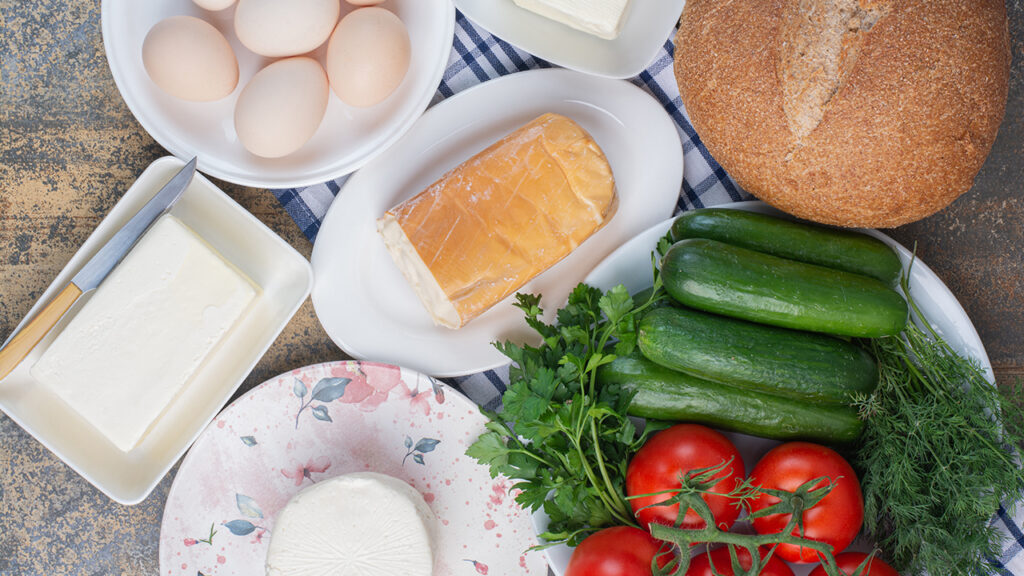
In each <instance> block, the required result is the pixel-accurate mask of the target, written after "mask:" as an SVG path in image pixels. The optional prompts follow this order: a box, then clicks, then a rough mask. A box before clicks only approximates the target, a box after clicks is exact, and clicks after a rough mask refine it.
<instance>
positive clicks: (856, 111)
mask: <svg viewBox="0 0 1024 576" xmlns="http://www.w3.org/2000/svg"><path fill="white" fill-rule="evenodd" d="M1009 67H1010V44H1009V32H1008V30H1007V20H1006V7H1005V5H1004V4H1003V0H689V1H688V2H687V3H686V8H685V9H684V11H683V16H682V20H681V22H680V27H679V35H678V37H677V38H676V52H675V73H676V80H677V81H678V83H679V91H680V93H681V95H682V99H683V104H684V105H685V106H686V110H687V112H688V113H689V116H690V119H691V121H692V122H693V126H694V128H695V129H696V130H697V133H698V134H699V135H700V137H701V139H702V141H703V142H704V144H705V145H706V146H707V148H708V150H709V151H710V152H711V154H712V155H713V156H714V157H715V159H716V160H718V161H719V163H721V165H722V167H723V168H725V170H726V171H727V172H728V173H729V174H730V175H731V176H732V177H733V178H734V179H735V180H736V182H737V183H738V184H739V185H740V186H742V187H743V188H744V189H746V190H747V191H749V192H751V193H752V194H754V195H756V196H758V197H759V198H761V199H762V200H764V201H766V202H768V203H769V204H772V205H774V206H776V207H777V208H780V209H782V210H784V211H786V212H789V213H791V214H794V215H796V216H799V217H801V218H806V219H809V220H815V221H818V222H822V223H826V224H834V225H839V226H862V227H890V226H898V225H900V224H905V223H907V222H912V221H915V220H919V219H921V218H924V217H926V216H929V215H931V214H933V213H935V212H937V211H938V210H941V209H942V208H944V207H945V206H947V205H949V203H951V202H952V201H953V200H955V199H956V198H957V197H958V196H959V195H960V194H962V193H964V192H966V191H967V190H968V189H970V187H971V185H972V183H973V181H974V177H975V176H976V175H977V173H978V171H979V170H980V169H981V166H982V164H983V163H984V161H985V157H986V156H987V155H988V153H989V150H990V149H991V148H992V143H993V142H994V141H995V137H996V132H997V131H998V129H999V124H1000V122H1001V121H1002V118H1003V112H1004V110H1005V107H1006V96H1007V88H1008V81H1009Z"/></svg>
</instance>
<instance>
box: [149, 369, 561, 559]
mask: <svg viewBox="0 0 1024 576" xmlns="http://www.w3.org/2000/svg"><path fill="white" fill-rule="evenodd" d="M255 392H256V391H254V393H250V394H248V395H246V396H245V397H243V398H242V399H240V400H238V401H237V402H236V403H234V404H232V406H230V407H229V408H228V409H226V410H225V411H224V413H222V416H220V417H219V419H220V422H221V423H222V424H221V425H219V426H215V427H210V428H209V429H208V430H207V431H206V432H204V435H203V437H201V438H200V440H199V441H198V442H197V444H196V446H195V447H194V448H193V450H192V452H190V456H189V457H186V460H185V462H184V463H183V464H182V468H181V469H180V470H179V474H178V478H177V479H176V480H175V486H176V487H175V488H172V491H171V495H170V496H169V500H168V507H167V510H166V511H165V520H164V526H163V530H162V535H161V550H160V556H161V559H160V563H161V576H165V575H166V576H194V575H195V574H211V575H212V574H222V575H224V576H243V575H248V574H252V573H255V572H254V571H259V570H260V569H262V560H261V558H262V555H263V554H265V551H266V546H267V540H268V539H269V535H270V534H271V529H272V524H273V515H274V514H275V513H276V511H278V510H280V508H281V506H283V505H284V503H285V502H287V500H288V498H289V495H294V492H297V491H299V490H301V489H302V487H303V486H304V485H305V486H308V484H306V480H309V481H310V482H311V483H316V482H319V481H321V480H324V479H327V478H329V477H331V476H334V475H337V474H342V473H347V472H352V471H360V470H361V469H363V468H362V467H363V466H366V467H367V468H366V469H381V470H382V471H383V470H386V471H388V472H389V473H392V474H396V475H398V476H407V477H408V481H409V482H410V484H414V485H415V486H416V487H417V488H418V489H421V490H428V491H427V492H425V493H424V499H425V500H426V501H427V502H428V503H429V505H430V506H431V507H432V508H436V512H437V513H438V515H439V518H440V519H441V521H442V522H443V526H445V527H446V528H445V530H446V531H454V532H452V534H461V535H462V536H465V535H467V534H473V536H472V539H473V540H474V542H475V544H474V549H473V550H472V552H471V553H472V556H470V558H472V559H467V556H468V554H467V552H468V550H466V549H465V547H464V546H461V545H460V544H459V543H460V542H465V541H466V538H465V537H461V538H460V537H457V536H450V538H451V542H450V543H448V544H442V545H443V546H445V548H443V549H442V550H441V551H440V554H441V556H440V558H441V560H440V561H441V563H442V565H443V570H442V571H443V572H444V573H460V574H467V575H468V574H469V573H475V574H482V575H485V576H487V575H488V573H489V571H490V568H491V567H494V568H495V570H497V571H498V572H503V571H505V572H506V573H507V570H506V569H507V568H510V567H511V566H513V562H514V560H513V558H512V557H511V555H510V554H506V553H505V552H506V550H507V548H508V546H509V545H511V546H514V547H515V548H514V551H515V553H516V554H517V556H518V554H520V553H521V552H522V550H525V549H527V548H528V547H529V546H531V545H533V544H535V542H536V541H535V539H533V538H531V537H530V536H531V535H532V533H533V530H532V526H530V523H529V520H528V517H527V518H526V521H525V524H524V513H523V512H522V511H521V510H518V509H515V507H511V508H509V510H508V511H507V512H505V514H508V516H507V518H508V521H509V522H510V524H509V525H507V527H505V526H506V525H504V524H503V527H505V529H504V530H501V531H500V532H501V533H499V531H497V530H492V531H489V532H487V533H485V534H480V533H479V528H478V517H477V516H476V515H472V514H470V515H466V513H465V511H464V507H465V506H466V505H469V504H470V502H473V503H474V505H475V506H479V507H486V508H487V509H488V510H491V511H493V512H496V511H498V510H499V509H502V508H506V507H508V505H507V504H506V503H505V502H503V501H502V502H494V501H493V496H494V495H493V494H492V493H491V492H492V490H491V485H490V484H491V483H490V482H488V480H487V479H488V473H487V470H486V469H481V468H480V467H479V466H477V465H475V463H470V462H468V461H466V460H465V459H462V460H461V461H460V458H459V457H460V456H461V449H460V447H461V446H463V445H464V443H465V442H466V441H467V440H466V439H464V438H463V435H465V437H466V438H469V436H470V435H471V434H472V433H473V432H474V431H475V430H478V429H480V430H482V429H483V426H484V418H483V416H482V415H481V414H480V412H479V408H478V407H477V406H476V405H474V404H472V403H470V402H468V401H467V400H466V399H465V398H462V397H461V396H459V395H458V394H454V396H452V397H450V398H445V395H446V394H445V393H446V390H445V386H444V385H443V384H441V383H440V382H438V381H436V380H433V379H432V378H430V377H428V376H424V375H421V374H416V373H414V372H412V371H410V370H402V369H401V368H398V367H395V366H387V365H383V364H374V363H367V362H336V363H330V364H321V365H317V366H310V367H307V368H303V369H299V370H294V371H292V372H289V373H287V374H284V375H282V376H281V377H279V378H276V379H274V380H271V381H269V382H267V383H266V384H265V385H264V386H261V387H260V389H259V390H258V392H259V393H258V394H257V393H255ZM296 404H297V405H298V406H296ZM269 414H275V415H277V416H276V417H275V418H273V419H270V418H267V417H266V416H265V415H269ZM464 431H465V432H464ZM257 438H258V441H257ZM311 440H312V442H311ZM216 446H221V447H225V448H226V447H228V446H230V448H228V449H229V450H230V451H231V452H233V453H234V454H235V455H237V457H238V458H235V457H232V458H231V467H232V468H231V470H230V472H231V474H230V475H226V474H225V473H226V472H229V470H225V469H224V468H223V464H224V463H225V460H223V459H215V458H211V457H210V456H209V454H210V453H211V450H213V449H214V448H213V447H216ZM401 447H404V450H402V449H401ZM200 454H202V455H203V456H204V458H202V459H200ZM222 454H223V453H222ZM211 462H218V463H219V464H221V467H219V468H211ZM197 467H198V468H197ZM200 470H201V471H202V472H197V471H200ZM399 470H400V471H403V472H396V471H399ZM277 471H280V473H281V476H277ZM272 477H276V478H278V481H272V480H271V478H272ZM199 478H201V480H199V481H197V479H199ZM474 479H476V480H478V482H479V483H480V484H475V483H473V480H474ZM282 480H283V481H282ZM477 486H480V489H478V488H477ZM502 488H504V486H502ZM186 494H187V496H186ZM249 494H251V495H252V496H255V497H256V498H253V497H252V496H249ZM229 498H231V499H233V500H234V501H233V502H232V501H230V500H229ZM257 498H258V499H259V500H260V502H259V503H257ZM264 506H265V507H266V510H267V515H266V516H264V508H263V507H264ZM172 510H173V512H171V511H172ZM215 510H216V511H215ZM171 514H173V516H172V515H171ZM200 515H205V516H206V517H207V518H209V517H210V516H213V517H214V519H215V521H214V522H213V523H212V525H211V526H210V535H209V536H208V537H206V538H203V537H202V536H201V535H197V532H200V531H199V530H196V528H197V527H196V526H195V525H194V518H195V517H196V516H199V517H202V516H200ZM488 517H490V515H489V516H488ZM189 518H192V519H193V520H189ZM200 530H202V529H200ZM220 532H224V533H225V534H228V536H227V537H226V538H225V537H223V536H221V537H219V538H218V541H217V546H218V548H219V550H220V551H221V552H222V553H219V554H213V553H212V552H211V550H207V549H206V547H205V546H202V544H207V545H211V546H212V545H213V535H214V534H215V533H217V534H219V533H220ZM200 534H202V532H200ZM264 536H268V538H264ZM502 536H504V538H502ZM497 538H501V540H496V539H497ZM485 543H486V545H485ZM460 564H461V565H462V568H457V566H458V565H460ZM467 564H468V565H467ZM470 566H472V568H470ZM518 566H519V568H520V570H516V571H515V572H516V573H523V574H531V573H532V574H545V573H546V568H544V562H543V559H542V558H541V557H540V556H539V555H537V556H533V557H531V558H530V560H526V561H524V558H523V557H521V556H520V557H519V563H518Z"/></svg>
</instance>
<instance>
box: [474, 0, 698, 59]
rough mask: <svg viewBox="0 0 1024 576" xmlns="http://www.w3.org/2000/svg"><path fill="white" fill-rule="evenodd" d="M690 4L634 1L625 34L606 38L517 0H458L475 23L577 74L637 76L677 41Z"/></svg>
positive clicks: (676, 0)
mask: <svg viewBox="0 0 1024 576" xmlns="http://www.w3.org/2000/svg"><path fill="white" fill-rule="evenodd" d="M684 4H686V1H685V0H632V1H631V2H630V5H629V7H628V8H627V14H626V20H625V22H623V23H622V31H621V33H620V34H619V37H618V38H616V39H614V40H605V39H603V38H598V37H597V36H593V35H591V34H587V33H585V32H580V31H579V30H576V29H573V28H570V27H568V26H566V25H564V24H561V23H558V22H555V21H554V20H550V19H548V18H545V17H543V16H541V15H539V14H536V13H534V12H530V11H529V10H525V9H523V8H520V7H519V6H516V5H515V3H514V2H513V1H512V0H455V5H456V6H457V7H458V8H459V10H461V11H462V12H463V13H464V14H465V15H466V16H467V17H468V18H469V19H470V20H472V21H473V22H475V23H477V24H479V25H480V26H481V27H482V28H484V29H486V30H487V31H488V32H490V33H491V34H494V35H495V36H497V37H499V38H501V39H502V40H505V41H506V42H508V43H509V44H512V45H514V46H517V47H519V48H522V49H523V50H526V51H527V52H529V53H531V54H533V55H535V56H538V57H540V58H543V59H544V60H547V61H548V62H551V63H552V64H558V65H559V66H564V67H566V68H569V69H572V70H578V71H580V72H586V73H588V74H594V75H596V76H604V77H607V78H631V77H633V76H636V75H637V74H639V73H640V72H642V71H643V70H644V68H647V66H648V65H650V63H651V61H652V60H654V57H655V56H657V55H658V51H659V50H661V47H662V46H664V45H665V42H667V41H669V40H670V39H671V35H672V30H673V29H674V28H675V26H676V24H677V23H678V22H679V16H680V15H681V14H682V12H683V5H684Z"/></svg>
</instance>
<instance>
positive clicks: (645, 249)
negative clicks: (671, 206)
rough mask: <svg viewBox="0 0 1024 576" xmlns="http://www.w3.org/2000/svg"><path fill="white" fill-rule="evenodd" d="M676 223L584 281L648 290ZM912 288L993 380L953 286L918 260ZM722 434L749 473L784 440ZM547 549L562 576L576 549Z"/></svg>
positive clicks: (745, 206) (756, 207) (799, 575)
mask: <svg viewBox="0 0 1024 576" xmlns="http://www.w3.org/2000/svg"><path fill="white" fill-rule="evenodd" d="M715 208H732V209H736V210H747V211H750V212H760V213H762V214H771V215H774V216H783V217H786V218H792V217H791V216H786V215H785V214H783V213H782V212H780V211H778V210H775V209H774V208H772V207H770V206H768V205H767V204H764V203H763V202H759V201H750V202H734V203H731V204H725V205H722V206H715ZM672 222H673V220H667V221H665V222H661V223H659V224H657V225H655V226H653V227H652V228H650V229H649V230H647V231H646V232H644V233H643V234H640V235H638V236H637V237H636V238H634V239H633V240H631V241H629V242H627V243H626V244H623V246H622V247H621V248H619V249H618V250H616V251H615V252H613V253H612V254H611V255H610V256H608V257H607V258H605V259H604V261H602V262H601V263H600V264H599V265H598V266H597V267H596V268H594V270H593V272H591V273H590V275H588V276H587V278H586V280H585V282H586V283H587V284H590V285H592V286H596V287H597V288H600V289H601V290H609V289H611V288H613V287H615V286H616V285H618V284H623V285H625V286H626V288H627V289H628V290H629V292H630V293H631V294H633V293H636V292H637V291H639V290H643V289H644V288H649V287H650V286H651V282H652V278H651V252H652V251H653V250H654V248H655V247H656V246H657V244H658V240H659V239H661V237H663V236H664V235H665V233H666V232H668V230H669V228H670V227H671V226H672ZM862 232H866V233H867V234H869V235H871V236H874V237H875V238H878V239H879V240H881V241H883V242H885V243H886V244H888V245H889V246H890V247H892V248H893V249H894V250H896V252H897V253H898V254H899V256H900V260H902V261H903V267H904V270H905V269H906V267H907V265H908V264H909V263H910V259H911V256H912V255H911V253H910V251H909V250H907V249H906V248H904V247H903V246H902V245H900V244H899V243H897V242H896V241H895V240H893V239H892V238H890V237H888V236H886V235H885V234H882V233H881V232H879V231H877V230H862ZM910 292H911V293H912V294H913V295H914V301H915V302H916V303H917V305H918V307H919V308H920V309H921V312H922V313H923V314H924V315H925V316H927V317H928V319H929V320H931V322H932V327H933V328H934V329H935V331H936V332H938V333H939V334H940V335H941V336H942V338H943V339H944V340H945V341H946V342H947V343H949V345H950V347H952V348H953V350H956V351H957V352H958V353H960V354H962V355H964V356H969V357H972V358H974V359H976V360H977V361H978V362H979V363H980V364H981V366H982V368H984V369H985V373H986V375H987V377H988V379H989V381H991V382H993V383H995V376H994V374H993V372H992V364H991V363H990V362H989V358H988V354H987V353H986V352H985V347H984V345H982V343H981V338H979V337H978V332H977V331H976V330H975V329H974V324H972V323H971V319H970V318H968V317H967V313H966V312H965V311H964V309H963V307H962V306H960V303H959V302H958V301H957V300H956V297H954V296H953V293H952V292H950V291H949V288H947V287H946V285H945V284H943V282H942V280H941V279H940V278H939V277H938V276H937V275H936V274H935V272H932V270H931V268H929V267H928V266H927V265H926V264H925V263H924V262H921V261H920V260H915V261H914V266H913V268H912V269H911V270H910ZM723 434H725V435H726V436H728V437H729V439H730V440H732V442H733V443H734V444H735V445H736V448H737V449H738V450H739V451H740V455H741V456H743V462H744V464H745V465H746V468H747V474H750V471H751V470H752V469H753V468H754V465H755V464H757V461H758V460H760V459H761V456H764V454H765V453H766V452H768V451H769V450H771V449H772V448H774V447H775V446H778V445H779V444H781V442H778V441H775V440H766V439H764V438H756V437H754V436H747V435H745V434H738V433H735V432H724V431H723ZM534 521H535V523H536V527H537V530H538V533H540V532H541V531H543V530H544V528H545V527H546V526H547V522H548V519H547V516H546V515H545V514H543V512H540V513H538V514H536V515H534ZM860 544H861V545H862V546H861V549H862V550H863V551H870V549H871V546H870V544H868V543H863V542H861V543H860ZM855 547H856V546H855ZM546 553H547V556H548V563H549V565H550V566H551V569H552V571H554V573H555V574H556V576H562V574H564V573H565V569H566V567H567V566H568V564H569V558H570V557H571V556H572V548H569V547H568V546H565V545H560V546H553V547H551V548H548V549H547V550H546ZM815 566H816V565H815V564H803V565H799V564H790V567H791V568H793V572H794V573H795V574H796V576H806V574H808V573H809V572H810V571H811V569H812V568H814V567H815Z"/></svg>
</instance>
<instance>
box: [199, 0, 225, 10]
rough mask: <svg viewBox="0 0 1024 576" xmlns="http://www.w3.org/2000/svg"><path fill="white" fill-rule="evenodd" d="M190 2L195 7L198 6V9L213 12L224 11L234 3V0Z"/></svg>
mask: <svg viewBox="0 0 1024 576" xmlns="http://www.w3.org/2000/svg"><path fill="white" fill-rule="evenodd" d="M192 1H193V2H195V4H196V6H199V7H200V8H204V9H206V10H213V11H217V10H224V9H225V8H230V7H231V5H232V4H234V3H235V0H192Z"/></svg>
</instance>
